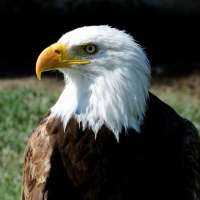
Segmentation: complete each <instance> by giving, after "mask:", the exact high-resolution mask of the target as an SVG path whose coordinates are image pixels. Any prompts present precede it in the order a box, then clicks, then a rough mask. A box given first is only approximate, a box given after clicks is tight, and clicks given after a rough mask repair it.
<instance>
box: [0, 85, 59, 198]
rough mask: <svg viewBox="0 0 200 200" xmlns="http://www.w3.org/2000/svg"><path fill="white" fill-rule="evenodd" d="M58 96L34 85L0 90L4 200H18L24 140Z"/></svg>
mask: <svg viewBox="0 0 200 200" xmlns="http://www.w3.org/2000/svg"><path fill="white" fill-rule="evenodd" d="M24 85H26V82H24ZM57 96H58V91H56V90H55V91H51V90H45V88H43V89H39V90H37V88H36V87H32V86H31V85H27V86H23V85H20V86H19V87H14V88H12V87H11V88H3V89H0V199H1V200H15V199H19V197H20V190H21V189H20V185H21V174H22V164H23V155H24V147H25V141H26V139H27V137H28V135H30V133H31V131H32V129H33V128H34V127H35V126H36V125H37V122H38V121H39V119H40V118H41V117H42V116H43V115H44V114H45V113H46V112H47V111H48V109H49V108H50V106H52V105H53V102H55V99H56V98H57Z"/></svg>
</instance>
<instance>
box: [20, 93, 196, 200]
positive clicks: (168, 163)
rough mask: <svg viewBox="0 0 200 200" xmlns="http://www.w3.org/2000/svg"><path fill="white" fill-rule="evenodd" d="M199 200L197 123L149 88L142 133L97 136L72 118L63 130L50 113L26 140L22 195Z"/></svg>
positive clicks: (51, 199) (40, 199)
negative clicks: (170, 105)
mask: <svg viewBox="0 0 200 200" xmlns="http://www.w3.org/2000/svg"><path fill="white" fill-rule="evenodd" d="M151 198H152V199H154V200H155V199H159V200H160V199H162V200H169V199H170V200H171V199H181V200H200V145H199V138H198V134H197V131H196V129H195V128H194V127H193V125H192V124H191V123H190V122H188V121H187V120H185V119H183V118H181V117H180V116H178V115H177V114H176V113H175V112H174V111H173V110H172V109H171V108H170V107H169V106H167V105H166V104H164V103H163V102H161V101H160V100H159V99H157V98H156V97H155V96H153V95H151V94H150V99H149V102H148V109H147V112H146V116H145V119H144V122H143V125H142V126H141V134H138V133H136V132H135V131H134V130H133V129H130V130H128V131H124V130H123V131H122V133H121V134H120V141H119V143H118V142H117V141H116V139H115V137H114V135H113V133H112V132H111V131H110V130H109V129H108V128H106V127H105V126H103V127H102V128H101V130H100V131H99V133H98V137H97V139H95V138H94V133H93V132H92V131H91V130H90V129H86V130H84V131H83V130H82V128H81V126H79V124H78V123H77V121H76V120H75V119H74V118H72V119H71V120H70V121H69V123H68V125H67V128H66V130H65V132H64V131H63V126H62V123H61V121H60V120H59V119H56V118H52V117H51V115H48V116H47V117H46V118H45V119H44V120H43V121H42V122H41V123H40V124H39V126H38V127H37V129H35V130H34V131H33V133H32V135H31V137H30V138H29V140H28V144H27V149H26V155H25V162H24V176H23V192H22V199H23V200H56V199H59V200H63V199H69V200H70V199H73V200H111V199H113V200H122V199H127V200H128V199H135V200H137V199H138V200H142V199H151Z"/></svg>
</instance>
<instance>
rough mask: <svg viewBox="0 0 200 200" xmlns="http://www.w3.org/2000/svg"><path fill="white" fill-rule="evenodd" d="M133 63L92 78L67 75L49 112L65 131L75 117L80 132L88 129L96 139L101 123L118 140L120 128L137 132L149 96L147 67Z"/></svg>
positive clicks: (72, 74) (73, 74)
mask: <svg viewBox="0 0 200 200" xmlns="http://www.w3.org/2000/svg"><path fill="white" fill-rule="evenodd" d="M136 64H137V66H134V67H132V66H126V67H122V68H116V69H115V70H112V71H109V70H106V72H105V73H102V75H101V76H97V77H96V78H93V79H90V78H87V77H82V76H80V74H79V75H77V73H73V72H71V73H69V74H68V77H67V78H66V86H65V89H64V91H63V92H62V94H61V96H60V98H59V99H58V101H57V103H56V104H55V105H54V106H53V107H52V109H51V113H52V115H54V116H56V117H60V118H61V120H62V121H63V125H64V128H65V127H66V125H67V123H68V121H69V119H70V118H71V117H72V116H74V117H75V118H76V119H77V120H78V122H81V123H82V125H83V129H84V128H86V127H89V128H91V129H92V130H93V131H94V133H95V136H96V135H97V133H98V131H99V129H100V128H101V127H102V125H103V124H105V125H106V126H107V127H108V128H109V129H110V130H112V131H113V133H114V134H115V136H116V138H117V139H119V133H120V132H121V130H122V128H125V129H127V128H134V129H135V130H136V131H137V132H140V124H141V122H142V120H143V116H144V113H145V110H146V99H147V97H148V89H149V68H148V66H146V68H144V66H140V64H139V63H136ZM143 64H144V63H143ZM146 64H147V65H148V63H146ZM141 67H142V68H141ZM141 69H142V70H141ZM144 69H146V72H145V70H144Z"/></svg>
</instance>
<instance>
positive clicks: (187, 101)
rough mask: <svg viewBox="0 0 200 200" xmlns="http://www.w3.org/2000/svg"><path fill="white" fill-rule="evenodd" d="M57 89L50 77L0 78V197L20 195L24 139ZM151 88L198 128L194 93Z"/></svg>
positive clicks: (199, 116)
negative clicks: (42, 78)
mask: <svg viewBox="0 0 200 200" xmlns="http://www.w3.org/2000/svg"><path fill="white" fill-rule="evenodd" d="M60 90H61V84H60V83H59V84H57V82H56V81H53V80H50V81H42V82H38V81H35V80H33V79H22V80H0V200H16V199H19V198H20V190H21V188H20V185H21V174H22V165H23V154H24V148H25V142H26V140H27V137H28V136H29V135H30V133H31V131H32V129H33V128H34V127H35V126H37V123H38V121H39V119H40V118H41V117H42V116H43V115H44V114H45V113H46V112H47V111H48V109H49V108H50V107H51V106H52V105H53V103H54V102H55V101H56V99H57V97H58V96H59V93H60ZM153 91H154V93H156V94H157V95H158V96H160V97H161V98H162V99H164V100H165V101H166V102H168V103H169V104H170V105H172V106H173V107H174V108H175V109H176V110H177V111H178V112H179V113H180V114H181V115H182V116H184V117H186V118H188V119H190V120H191V121H193V122H194V124H195V125H196V126H197V127H198V129H199V130H200V109H199V108H200V101H199V98H198V97H196V96H192V95H191V94H190V93H189V91H188V90H185V89H184V90H182V89H174V87H173V85H172V86H171V87H168V86H166V85H164V86H163V85H161V86H159V84H154V86H153Z"/></svg>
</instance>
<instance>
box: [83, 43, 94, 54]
mask: <svg viewBox="0 0 200 200" xmlns="http://www.w3.org/2000/svg"><path fill="white" fill-rule="evenodd" d="M84 50H85V52H86V53H88V54H95V53H96V52H97V46H96V45H94V44H87V45H85V47H84Z"/></svg>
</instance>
